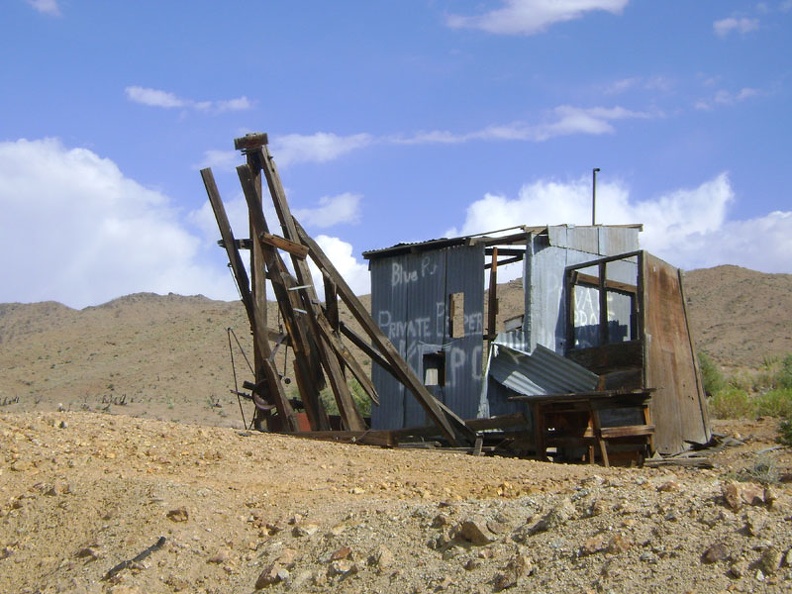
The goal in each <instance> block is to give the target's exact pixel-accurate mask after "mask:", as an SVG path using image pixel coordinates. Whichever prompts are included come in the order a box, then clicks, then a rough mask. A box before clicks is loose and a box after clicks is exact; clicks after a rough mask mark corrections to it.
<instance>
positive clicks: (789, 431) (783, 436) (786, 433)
mask: <svg viewBox="0 0 792 594" xmlns="http://www.w3.org/2000/svg"><path fill="white" fill-rule="evenodd" d="M778 441H779V443H783V444H784V445H788V446H792V417H787V418H786V419H784V420H782V421H781V424H780V425H779V427H778Z"/></svg>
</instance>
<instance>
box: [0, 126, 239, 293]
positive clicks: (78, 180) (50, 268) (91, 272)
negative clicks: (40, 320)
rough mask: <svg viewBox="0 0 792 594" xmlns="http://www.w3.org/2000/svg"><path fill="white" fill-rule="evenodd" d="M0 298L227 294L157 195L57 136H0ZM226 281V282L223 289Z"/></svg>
mask: <svg viewBox="0 0 792 594" xmlns="http://www.w3.org/2000/svg"><path fill="white" fill-rule="evenodd" d="M0 206H2V209H3V212H4V216H3V217H2V218H0V259H2V260H1V263H2V270H3V283H2V284H0V302H8V301H24V302H34V301H45V300H55V301H60V302H62V303H64V304H66V305H69V306H71V307H85V306H87V305H96V304H99V303H103V302H106V301H108V300H110V299H113V298H116V297H119V296H121V295H126V294H129V293H134V292H140V291H152V292H156V293H168V292H175V293H180V294H188V295H189V294H198V293H202V294H205V295H207V296H209V297H214V298H220V299H234V298H235V291H234V290H233V284H232V283H229V281H228V276H227V273H226V272H225V271H224V270H223V269H222V268H217V267H214V266H212V265H208V264H205V263H204V262H203V260H202V258H203V257H204V254H203V253H202V250H203V249H212V247H213V246H209V247H206V248H204V244H203V242H202V241H201V239H200V238H199V237H197V236H196V235H195V234H194V233H193V232H191V231H190V230H188V228H187V227H186V226H185V225H184V223H183V222H181V220H180V218H179V217H180V213H178V212H177V211H176V210H174V209H173V208H172V206H171V204H170V200H169V199H168V197H167V196H165V195H163V194H161V193H159V192H157V191H154V190H151V189H148V188H146V187H143V186H142V185H140V184H138V183H137V182H135V181H134V180H132V179H129V178H127V177H125V176H124V174H123V173H122V172H121V171H120V170H119V168H118V167H117V166H116V165H115V163H113V162H112V161H110V160H109V159H104V158H101V157H100V156H98V155H97V154H95V153H93V152H92V151H89V150H86V149H83V148H67V147H65V146H64V145H63V144H62V143H61V142H60V141H59V140H56V139H44V140H33V141H28V140H18V141H16V142H2V143H0ZM226 289H227V290H226Z"/></svg>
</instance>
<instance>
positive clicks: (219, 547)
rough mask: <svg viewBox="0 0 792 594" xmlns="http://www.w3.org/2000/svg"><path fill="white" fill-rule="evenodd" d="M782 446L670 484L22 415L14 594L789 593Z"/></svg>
mask: <svg viewBox="0 0 792 594" xmlns="http://www.w3.org/2000/svg"><path fill="white" fill-rule="evenodd" d="M776 428H777V427H776V421H774V420H770V419H766V420H760V421H757V422H748V423H735V422H730V423H723V422H721V423H716V424H715V430H716V431H717V432H718V433H720V434H722V435H724V436H726V439H725V443H729V444H731V446H729V447H725V448H724V449H722V450H721V451H715V452H710V453H709V454H708V456H709V459H710V461H711V462H712V463H713V464H714V468H712V469H691V468H684V467H679V466H668V467H663V468H657V469H653V468H648V467H644V468H604V467H602V466H590V465H586V464H580V465H564V464H553V463H543V462H537V461H532V460H521V459H510V458H499V457H473V456H470V455H466V454H462V453H456V452H448V451H427V450H414V449H382V448H377V447H371V446H357V445H348V444H338V443H327V442H318V441H313V440H304V439H300V438H296V437H287V436H278V435H272V434H263V433H255V432H248V431H244V430H240V429H234V428H232V427H209V426H197V425H188V424H184V423H174V422H163V421H157V420H154V419H141V418H134V417H129V416H126V415H110V414H103V413H95V412H40V413H36V412H33V413H23V414H16V413H6V414H2V415H0V591H1V592H27V593H34V592H36V593H38V592H41V593H50V592H76V593H79V592H113V593H116V594H131V593H140V594H143V593H157V592H206V593H221V592H222V593H227V592H255V591H257V590H263V591H269V592H324V591H328V590H331V591H337V592H356V593H363V592H372V593H374V592H377V593H381V592H405V593H428V592H497V591H502V590H512V591H531V592H580V593H588V592H664V593H668V592H697V593H705V592H789V591H792V490H791V488H790V484H791V483H790V482H789V481H790V480H792V452H790V449H789V448H781V447H779V446H778V444H776V443H775V442H774V437H775V435H776ZM762 481H764V482H765V483H766V484H762Z"/></svg>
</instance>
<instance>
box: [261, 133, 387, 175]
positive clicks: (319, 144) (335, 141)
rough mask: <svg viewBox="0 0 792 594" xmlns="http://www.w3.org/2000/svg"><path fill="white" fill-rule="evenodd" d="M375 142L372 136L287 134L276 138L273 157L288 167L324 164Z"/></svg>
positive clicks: (273, 144)
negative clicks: (298, 164)
mask: <svg viewBox="0 0 792 594" xmlns="http://www.w3.org/2000/svg"><path fill="white" fill-rule="evenodd" d="M373 142H374V138H373V137H372V136H371V135H370V134H353V135H352V136H337V135H336V134H332V133H327V132H317V133H316V134H312V135H310V136H305V135H302V134H287V135H285V136H276V137H275V138H274V139H273V143H272V146H271V152H272V155H273V156H274V157H275V158H276V160H277V162H278V164H279V165H280V166H282V167H287V166H289V165H291V164H294V163H305V162H317V163H324V162H326V161H332V160H334V159H337V158H338V157H340V156H342V155H345V154H347V153H350V152H352V151H355V150H357V149H361V148H365V147H367V146H369V145H371V144H372V143H373Z"/></svg>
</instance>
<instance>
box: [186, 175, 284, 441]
mask: <svg viewBox="0 0 792 594" xmlns="http://www.w3.org/2000/svg"><path fill="white" fill-rule="evenodd" d="M201 177H202V178H203V180H204V185H205V187H206V191H207V194H208V195H209V201H210V203H211V204H212V209H213V210H214V211H215V218H217V221H218V225H219V227H220V233H221V235H223V240H224V241H225V245H226V250H227V251H228V253H229V258H230V260H231V267H232V269H233V270H234V276H235V278H236V279H237V286H239V287H240V294H242V301H243V302H244V303H245V309H246V310H247V312H248V319H249V320H250V325H251V328H252V330H253V337H254V341H255V344H256V347H257V349H258V350H259V351H260V352H261V353H262V356H263V357H262V362H261V370H260V371H261V373H262V375H263V376H264V377H263V378H262V379H263V380H264V381H265V382H266V385H267V396H268V397H269V398H271V399H272V400H273V402H274V404H275V407H276V409H277V410H278V414H279V415H280V417H281V419H282V422H283V424H284V427H283V428H284V429H286V430H287V431H296V430H297V429H298V427H297V419H296V417H295V416H294V409H292V406H291V403H290V402H289V400H288V398H286V393H285V392H284V391H283V385H282V384H281V382H280V377H279V376H278V371H277V370H276V369H275V365H274V363H273V362H272V360H271V349H270V346H269V341H268V339H267V336H268V332H267V330H268V329H267V326H266V323H265V322H264V321H262V320H261V316H260V315H259V312H258V309H257V308H256V307H255V306H254V304H253V298H252V295H251V294H250V289H249V285H248V280H247V279H248V277H247V273H246V272H245V267H244V266H243V265H242V258H241V257H240V255H239V252H238V251H237V250H236V246H235V243H234V236H233V233H232V231H231V225H230V224H229V223H228V217H227V216H226V212H225V208H224V206H223V201H222V199H221V198H220V193H219V191H218V190H217V185H216V184H215V181H214V176H213V175H212V171H211V169H203V170H202V171H201ZM256 379H257V381H258V379H259V378H258V377H257V378H256Z"/></svg>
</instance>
